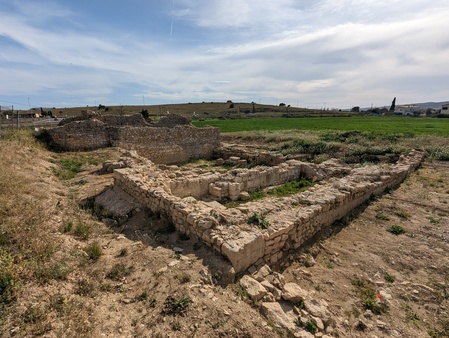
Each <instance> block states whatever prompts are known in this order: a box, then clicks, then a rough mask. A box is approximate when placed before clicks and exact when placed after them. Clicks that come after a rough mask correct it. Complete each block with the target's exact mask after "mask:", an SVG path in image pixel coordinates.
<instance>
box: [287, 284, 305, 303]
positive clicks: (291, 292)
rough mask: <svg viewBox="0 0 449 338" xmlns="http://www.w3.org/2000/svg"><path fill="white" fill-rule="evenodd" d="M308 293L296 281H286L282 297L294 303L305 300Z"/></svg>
mask: <svg viewBox="0 0 449 338" xmlns="http://www.w3.org/2000/svg"><path fill="white" fill-rule="evenodd" d="M307 295H308V293H307V292H306V291H304V290H303V289H301V287H300V286H299V285H298V284H296V283H286V284H285V285H284V287H283V290H282V298H284V299H285V300H288V301H290V302H293V303H297V302H299V301H302V300H304V299H305V298H306V297H307Z"/></svg>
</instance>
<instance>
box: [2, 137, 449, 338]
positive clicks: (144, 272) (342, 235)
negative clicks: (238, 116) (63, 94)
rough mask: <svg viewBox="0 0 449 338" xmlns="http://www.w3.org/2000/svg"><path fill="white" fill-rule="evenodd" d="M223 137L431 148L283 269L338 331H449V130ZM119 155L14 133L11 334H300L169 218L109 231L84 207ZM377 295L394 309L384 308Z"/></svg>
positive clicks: (7, 210)
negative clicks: (57, 146)
mask: <svg viewBox="0 0 449 338" xmlns="http://www.w3.org/2000/svg"><path fill="white" fill-rule="evenodd" d="M343 136H344V135H343ZM356 137H358V138H357V139H356ZM223 138H224V140H225V141H226V142H233V143H237V144H242V143H247V144H260V143H261V142H260V141H261V140H263V141H264V144H266V145H267V146H268V147H270V148H271V149H276V150H280V151H283V152H284V153H286V154H291V155H292V156H300V157H305V158H307V159H311V160H314V161H322V160H324V159H327V158H328V157H329V156H331V155H332V156H334V155H335V156H339V157H341V158H343V159H347V160H348V161H349V160H351V161H356V160H357V161H373V160H374V157H369V158H366V157H363V154H366V153H369V151H370V149H371V150H372V149H378V150H379V151H377V152H374V151H372V155H373V156H377V157H376V158H378V156H384V157H385V156H386V157H387V158H388V156H391V157H392V158H394V157H395V156H397V155H399V154H400V153H401V152H404V151H407V150H408V149H411V148H416V147H417V146H418V148H419V147H422V148H423V149H426V150H427V151H428V152H429V155H430V156H431V157H430V158H429V160H428V162H426V163H425V164H424V166H423V168H421V169H420V170H419V171H418V172H417V173H415V174H413V175H412V177H410V178H409V179H408V180H407V181H406V182H405V183H404V184H403V185H402V186H401V188H400V189H398V190H397V191H394V192H392V193H390V194H387V195H385V196H384V197H383V198H382V199H379V200H373V201H371V204H370V205H367V206H365V207H366V209H363V208H362V209H361V210H359V214H358V215H357V216H354V218H353V219H348V220H347V222H346V223H345V224H344V225H343V224H339V225H336V226H335V227H332V228H331V229H329V232H327V233H325V234H322V237H319V238H317V242H316V243H317V244H315V245H311V246H310V247H308V248H305V250H306V254H307V255H308V256H310V257H313V260H314V265H313V266H310V262H309V263H308V265H309V267H307V268H306V267H305V266H304V265H303V263H301V262H303V260H298V261H297V262H295V263H294V264H292V265H291V266H290V267H289V268H288V269H286V270H285V271H281V272H282V273H283V274H284V275H285V276H286V279H287V280H289V281H295V282H297V283H298V284H300V285H301V286H302V287H303V288H305V289H308V290H309V291H310V292H314V293H315V295H316V297H317V298H319V299H325V300H326V301H327V302H328V303H329V309H330V310H331V312H332V314H333V315H334V316H335V319H336V321H337V322H338V323H339V325H338V328H337V329H336V330H335V331H334V332H333V333H332V335H333V336H335V337H372V336H377V337H434V338H439V337H447V336H449V321H448V320H447V318H448V317H449V315H448V308H449V305H448V301H449V280H448V277H447V276H448V274H449V271H448V268H447V267H448V266H449V261H448V258H447V252H448V250H449V247H448V238H449V228H448V227H449V225H448V224H449V209H448V206H447V205H448V202H449V177H448V174H447V164H446V163H445V162H439V161H436V160H435V159H444V156H446V155H445V154H446V149H448V142H447V140H446V139H445V138H443V137H432V136H419V137H418V136H417V137H413V138H408V137H401V138H398V139H395V140H392V139H391V138H390V139H387V138H385V139H370V138H369V137H362V136H360V135H356V134H354V135H346V137H343V138H342V135H341V133H337V132H335V133H334V132H332V133H322V132H304V131H301V132H288V133H285V132H283V133H281V132H272V133H260V132H259V133H258V132H255V133H239V134H236V133H234V134H232V136H231V135H230V134H227V135H224V136H223ZM298 140H302V141H298ZM349 140H352V141H351V142H350V141H349ZM307 144H309V145H307ZM314 149H315V150H316V151H315V150H314ZM357 154H358V155H357ZM356 155H357V156H358V157H357V156H356ZM114 156H115V153H114V150H108V151H97V152H89V153H52V152H49V151H48V150H46V149H45V148H44V147H43V146H41V145H40V144H39V143H38V142H36V141H35V139H34V138H33V137H32V136H31V134H30V133H29V132H27V131H20V132H14V133H8V134H6V135H5V134H4V135H2V138H1V140H0V163H1V175H0V205H1V206H2V208H1V209H0V215H1V216H0V332H1V333H2V337H13V336H15V337H35V336H42V337H99V336H102V335H103V336H106V337H206V336H208V337H291V334H289V332H286V331H283V330H280V329H278V328H275V327H274V323H272V322H270V321H267V320H266V319H264V318H263V317H262V316H261V315H260V314H259V312H258V306H257V304H252V303H251V302H250V301H249V300H248V298H247V296H246V295H245V290H242V288H241V287H239V286H238V284H235V285H234V284H231V285H217V284H216V279H215V277H216V276H217V274H219V272H220V262H221V257H218V256H216V255H215V254H214V253H213V252H212V251H210V250H209V249H208V248H207V247H205V246H204V245H202V244H201V242H199V241H198V240H197V239H195V238H188V237H185V236H179V235H178V234H176V233H175V232H173V229H172V228H171V227H170V226H169V224H168V223H167V220H166V219H164V217H163V215H151V214H149V213H148V212H147V211H145V210H140V211H139V212H137V214H135V215H134V217H133V218H132V220H131V221H130V222H128V223H126V224H120V223H119V224H112V225H109V227H108V226H106V225H105V224H104V223H102V222H100V221H98V219H96V218H95V217H94V216H92V215H91V214H90V213H88V212H87V211H85V210H82V209H81V208H80V207H79V201H80V200H81V199H83V198H84V197H87V196H91V195H93V194H95V193H98V192H99V191H100V190H101V189H102V188H103V187H104V186H105V185H107V184H110V183H111V177H110V176H108V175H106V176H103V177H100V176H98V175H96V174H95V171H96V170H97V169H98V167H99V164H100V163H101V162H102V161H104V160H105V159H108V158H114ZM393 227H396V228H394V229H399V227H400V228H402V229H403V230H404V231H405V233H403V234H401V231H399V232H398V233H397V234H395V233H394V232H391V231H389V229H392V228H393ZM177 247H179V248H181V249H182V251H179V250H178V249H176V250H174V248H177ZM378 294H380V295H382V297H385V298H388V307H385V308H376V307H375V304H376V299H375V298H376V296H377V295H378ZM385 298H384V299H385ZM367 310H370V311H369V312H368V311H367Z"/></svg>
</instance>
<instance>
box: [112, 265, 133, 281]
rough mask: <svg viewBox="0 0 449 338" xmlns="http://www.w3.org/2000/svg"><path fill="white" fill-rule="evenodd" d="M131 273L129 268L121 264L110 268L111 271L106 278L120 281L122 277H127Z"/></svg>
mask: <svg viewBox="0 0 449 338" xmlns="http://www.w3.org/2000/svg"><path fill="white" fill-rule="evenodd" d="M131 271H132V268H131V267H126V266H125V265H124V264H123V263H117V264H115V265H114V266H113V267H112V269H111V271H109V272H108V274H107V275H106V277H107V278H109V279H113V280H120V279H122V278H123V277H126V276H129V275H130V274H131Z"/></svg>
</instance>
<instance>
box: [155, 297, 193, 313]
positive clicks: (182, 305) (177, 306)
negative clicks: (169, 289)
mask: <svg viewBox="0 0 449 338" xmlns="http://www.w3.org/2000/svg"><path fill="white" fill-rule="evenodd" d="M191 303H192V300H191V299H190V298H189V297H181V298H179V299H176V298H174V297H172V296H168V297H167V298H166V299H165V301H164V305H163V308H162V314H163V315H171V316H184V315H185V313H186V311H187V308H188V307H189V305H190V304H191Z"/></svg>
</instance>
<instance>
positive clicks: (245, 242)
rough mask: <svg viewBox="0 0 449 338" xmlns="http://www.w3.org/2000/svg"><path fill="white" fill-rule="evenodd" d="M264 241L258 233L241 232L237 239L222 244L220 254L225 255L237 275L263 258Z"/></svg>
mask: <svg viewBox="0 0 449 338" xmlns="http://www.w3.org/2000/svg"><path fill="white" fill-rule="evenodd" d="M264 247H265V241H264V240H263V236H262V234H261V233H260V232H258V231H248V232H242V233H241V235H240V236H239V238H236V239H229V240H226V242H225V243H223V245H222V247H221V253H222V254H223V255H225V256H226V257H227V258H228V259H229V261H230V262H231V264H232V266H233V267H234V269H235V271H236V272H237V273H238V272H240V271H243V270H245V269H247V268H248V267H250V266H251V265H252V264H254V263H255V262H256V261H257V260H258V259H259V258H262V257H263V252H264Z"/></svg>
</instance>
